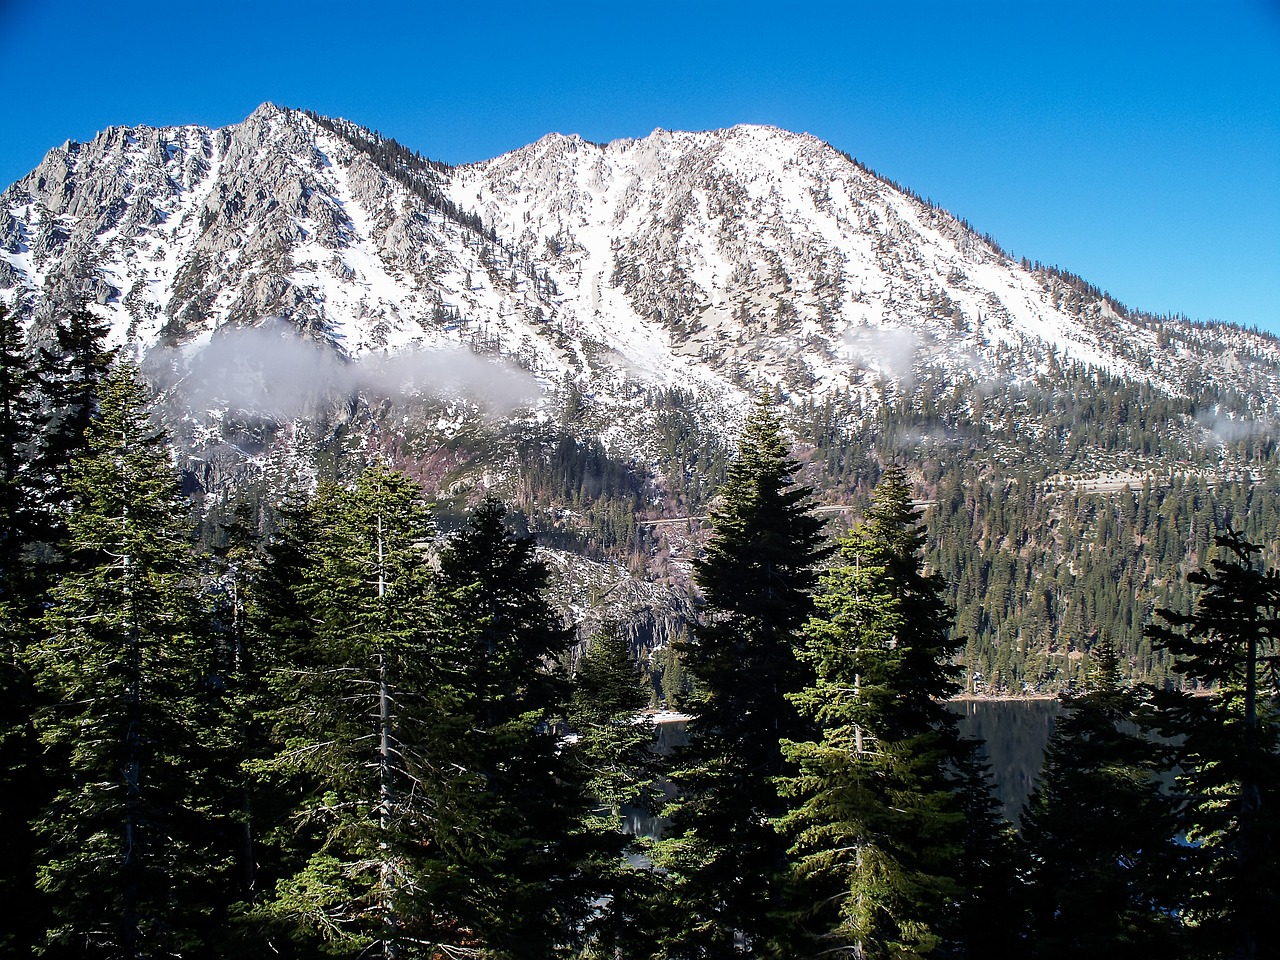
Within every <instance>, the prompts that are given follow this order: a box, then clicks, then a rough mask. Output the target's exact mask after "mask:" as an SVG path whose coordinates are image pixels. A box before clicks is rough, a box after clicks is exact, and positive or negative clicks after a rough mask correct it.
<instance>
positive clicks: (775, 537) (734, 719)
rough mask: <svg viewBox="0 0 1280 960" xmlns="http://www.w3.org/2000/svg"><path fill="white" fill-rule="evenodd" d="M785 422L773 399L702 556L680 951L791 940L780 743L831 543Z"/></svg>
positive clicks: (672, 936) (675, 926) (747, 435)
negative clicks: (777, 826) (800, 478)
mask: <svg viewBox="0 0 1280 960" xmlns="http://www.w3.org/2000/svg"><path fill="white" fill-rule="evenodd" d="M780 431H781V423H780V421H779V419H778V418H777V416H776V415H775V414H774V413H773V412H772V411H771V410H770V409H769V405H768V401H767V398H763V397H762V398H761V400H760V401H759V402H758V403H757V404H756V406H755V408H754V410H753V412H752V414H751V416H750V417H749V418H748V420H747V424H746V429H745V431H744V434H743V437H742V441H741V445H740V448H739V451H738V457H737V459H736V460H735V461H734V462H733V463H732V465H731V466H730V468H729V472H728V477H727V479H726V481H725V484H724V486H723V487H722V488H721V491H720V504H719V505H718V506H717V507H715V508H714V509H713V510H712V512H711V519H712V523H713V527H714V535H713V537H712V539H711V540H710V542H709V544H708V546H707V552H706V556H705V557H704V558H702V559H701V560H699V561H698V562H697V564H696V566H695V571H694V577H695V580H696V582H697V584H698V587H699V589H700V590H701V592H702V595H703V598H704V600H705V604H706V605H705V611H704V615H703V617H702V621H701V622H700V623H699V624H697V625H696V626H695V628H694V629H693V631H692V636H691V637H690V639H689V641H688V643H687V646H686V647H685V650H684V656H685V667H686V669H687V671H688V673H689V674H690V675H691V676H692V678H693V679H694V683H695V690H696V696H695V698H694V699H693V701H692V703H690V704H689V705H687V707H686V709H687V710H688V711H689V712H690V713H691V714H692V719H691V720H690V721H689V744H688V746H687V747H686V748H684V749H683V750H682V751H680V752H679V755H678V757H677V761H676V762H677V763H678V765H679V766H680V768H681V769H678V770H675V771H673V772H672V774H671V779H672V781H673V782H674V783H675V784H676V786H677V787H678V789H679V791H680V797H679V798H678V799H677V801H676V802H675V803H674V804H673V806H672V808H671V810H670V817H671V821H672V835H671V837H670V838H669V839H666V840H664V841H663V842H662V844H660V845H659V847H658V850H657V851H656V852H655V861H656V862H658V863H659V864H660V865H661V866H662V867H663V868H664V869H665V870H667V871H668V879H669V886H670V889H669V891H668V892H667V894H666V897H667V898H669V900H670V906H671V908H672V909H671V917H670V921H669V923H668V934H667V940H668V942H667V943H666V944H665V945H664V946H665V949H666V950H667V951H668V955H670V956H674V957H682V958H683V957H719V956H731V955H747V956H759V955H762V954H763V953H765V952H766V951H767V950H769V949H772V947H771V946H770V943H771V941H777V940H778V939H779V938H780V937H781V934H780V932H779V926H778V916H779V913H780V911H781V909H782V907H783V888H782V884H781V878H782V877H783V876H784V875H785V872H786V868H787V856H786V842H785V841H784V840H783V839H782V838H781V837H779V836H778V835H777V834H776V833H775V831H774V829H773V827H772V825H771V819H772V818H774V817H777V816H779V815H780V814H781V813H783V811H784V809H785V803H784V802H783V800H782V799H781V798H780V797H779V795H778V791H777V788H776V786H775V784H774V778H775V777H777V776H778V775H780V774H782V773H783V772H784V770H785V765H784V762H783V755H782V750H781V747H780V746H779V742H780V740H782V739H784V738H789V739H797V738H799V737H800V735H801V733H802V731H803V730H805V729H806V728H805V726H804V724H802V723H801V721H800V719H799V717H798V715H797V713H796V710H795V708H794V707H793V706H792V704H791V703H790V702H789V701H788V699H787V695H788V694H789V693H792V692H794V691H796V690H799V689H800V688H801V687H803V686H804V681H805V677H806V675H807V674H806V671H805V669H804V668H803V667H802V665H801V664H800V663H799V661H798V660H797V658H796V654H795V648H796V645H797V642H798V632H799V628H800V626H801V625H802V624H803V623H804V621H805V618H806V617H807V616H808V615H809V612H810V610H811V590H812V587H813V585H814V583H815V581H816V574H815V573H814V567H815V566H816V565H817V564H818V563H819V562H820V561H821V560H822V559H823V558H824V557H825V556H826V555H827V553H828V551H827V550H826V549H825V548H824V547H823V546H822V534H821V530H822V521H821V520H819V519H818V518H817V517H816V516H815V515H814V513H813V509H812V504H811V502H810V499H809V495H810V491H809V489H808V488H807V487H803V486H798V485H797V484H796V483H795V476H796V473H797V472H798V471H799V465H798V464H797V463H796V461H795V460H793V459H792V458H791V457H790V455H789V454H788V452H787V448H786V445H785V444H784V443H783V441H782V437H781V435H780Z"/></svg>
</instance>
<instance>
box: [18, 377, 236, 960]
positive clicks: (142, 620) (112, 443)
mask: <svg viewBox="0 0 1280 960" xmlns="http://www.w3.org/2000/svg"><path fill="white" fill-rule="evenodd" d="M147 400H148V398H147V394H146V391H145V388H144V387H143V386H142V385H141V383H140V382H139V380H138V378H137V374H136V372H135V371H134V370H133V369H132V368H131V367H129V366H126V365H121V366H120V367H118V368H116V369H115V370H113V371H112V372H111V373H110V374H109V375H108V378H107V380H106V381H105V383H104V385H103V390H102V398H101V408H100V410H99V411H98V413H97V416H96V418H95V419H94V420H93V421H91V423H90V425H89V427H88V428H87V430H86V434H85V440H86V442H87V444H88V451H87V452H86V453H83V454H82V455H80V456H79V457H78V458H77V459H76V460H75V461H74V462H73V463H72V466H71V470H70V474H69V478H68V481H67V486H68V490H69V492H70V494H71V496H72V498H73V500H72V503H73V510H72V512H71V514H70V515H69V517H68V527H69V532H70V541H69V557H68V568H67V570H66V572H65V573H64V574H63V575H62V576H61V577H60V579H59V580H58V581H57V583H56V584H55V585H54V588H53V590H52V593H51V597H50V605H49V608H48V610H47V611H46V613H45V616H44V630H45V634H46V635H45V636H44V637H42V638H41V639H40V640H38V641H37V642H35V643H34V644H33V645H32V646H31V648H30V649H29V651H28V661H29V663H30V664H31V667H32V669H33V671H34V672H35V676H36V682H37V684H38V686H39V688H40V690H41V691H42V692H43V693H44V694H45V695H46V696H47V697H48V698H49V703H48V705H47V706H45V707H43V708H41V710H40V711H39V713H38V714H37V716H36V729H37V731H38V733H39V735H40V738H41V740H42V742H43V743H44V744H45V746H46V748H47V749H48V751H49V753H50V756H51V757H52V758H58V759H60V760H63V761H64V762H65V763H66V765H67V782H66V785H65V786H64V787H63V788H62V789H61V790H60V791H59V793H58V795H57V796H56V798H55V800H54V803H53V804H52V806H51V807H50V808H49V810H48V811H47V812H46V814H45V816H44V818H43V819H42V821H41V824H40V839H41V842H42V851H41V852H42V854H43V858H42V862H41V866H40V876H39V885H40V888H41V889H42V890H43V891H44V892H45V893H46V894H47V895H48V896H49V898H50V901H51V903H52V905H53V910H54V912H55V914H56V917H57V923H56V925H55V926H54V927H53V928H52V929H51V930H50V931H49V934H48V939H49V943H50V945H51V946H53V947H54V948H55V950H57V949H59V948H60V949H61V950H64V951H67V952H69V953H71V954H72V955H75V956H83V957H92V956H102V957H129V958H134V957H159V956H172V955H178V954H183V955H186V954H188V953H192V952H195V951H197V950H198V949H199V948H200V946H201V945H202V944H204V943H205V942H206V941H207V940H208V937H209V933H210V923H211V920H212V919H213V912H214V907H215V905H216V903H217V899H218V897H217V893H216V890H215V889H214V888H215V886H216V882H217V872H216V869H215V864H216V859H217V851H216V850H215V849H212V847H213V843H212V838H213V836H214V830H213V829H212V825H211V823H210V822H209V816H208V810H207V804H206V802H205V799H206V798H205V796H204V794H203V784H202V772H203V770H204V769H205V767H206V764H205V757H204V753H203V749H202V747H201V739H202V736H204V734H205V733H206V731H205V729H204V728H203V724H204V722H205V721H206V720H207V716H206V714H205V711H204V709H203V704H204V701H205V696H204V694H205V690H204V681H205V677H206V675H207V668H206V663H205V661H206V658H205V657H204V655H203V651H202V650H201V649H200V648H199V646H198V642H197V634H198V629H199V621H198V617H197V611H196V610H195V609H193V605H192V602H191V601H192V597H193V596H194V587H195V575H194V568H193V565H192V560H191V554H190V548H189V542H188V536H189V529H188V523H187V504H186V503H185V501H184V500H183V499H182V497H181V495H180V493H179V489H178V485H177V481H176V477H175V474H174V471H173V467H172V464H171V463H170V461H169V458H168V453H167V449H166V446H165V441H164V437H163V435H162V434H161V433H160V432H158V431H157V430H156V429H155V428H154V427H153V426H152V424H151V423H150V421H149V419H148V415H147Z"/></svg>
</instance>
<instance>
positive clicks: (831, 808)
mask: <svg viewBox="0 0 1280 960" xmlns="http://www.w3.org/2000/svg"><path fill="white" fill-rule="evenodd" d="M918 517H919V513H918V511H917V510H916V509H915V508H914V507H913V505H912V503H911V490H910V487H909V485H908V483H907V480H906V477H905V475H904V473H903V472H902V470H901V469H900V468H897V467H891V468H889V469H888V470H887V471H886V472H885V475H884V477H883V478H882V480H881V482H880V484H879V485H878V486H877V488H876V492H875V500H874V504H873V506H872V507H871V509H870V510H869V511H868V513H867V517H866V519H865V521H864V522H863V523H862V524H860V525H859V526H857V527H855V528H854V529H853V531H852V532H851V533H850V534H849V535H848V536H847V537H846V538H844V539H843V540H842V541H841V542H840V561H841V562H840V565H839V566H837V567H835V568H834V569H832V570H830V571H829V572H828V573H826V574H825V575H824V576H823V581H822V589H821V591H820V593H819V595H818V597H817V599H816V605H817V614H816V615H815V616H814V617H813V618H812V619H811V620H810V621H809V623H808V624H807V625H806V628H805V647H804V651H803V654H802V655H803V657H804V659H805V661H806V662H807V663H809V664H811V665H812V667H813V669H814V674H815V680H814V682H813V683H812V684H811V685H809V686H808V687H806V688H805V689H804V690H803V691H801V692H799V693H797V694H796V695H794V696H793V697H792V699H793V700H794V702H795V703H796V705H797V707H798V708H799V709H800V711H801V713H802V714H803V715H804V716H806V717H808V718H810V719H811V720H812V721H813V722H814V724H815V726H816V727H817V729H818V737H817V738H816V739H814V740H804V741H789V742H787V743H786V744H785V749H786V753H787V755H788V757H789V758H790V759H791V760H792V761H793V762H794V763H795V764H796V765H797V767H798V772H797V773H795V774H794V775H792V776H788V777H785V778H783V779H782V781H781V784H782V786H781V789H782V791H783V792H784V794H786V795H787V796H789V797H792V798H794V799H795V801H796V808H795V809H794V810H792V811H791V812H790V813H788V814H787V815H786V816H785V817H783V818H782V819H781V821H780V826H781V829H782V830H783V831H784V832H785V833H787V834H788V835H789V836H790V837H791V838H792V839H793V841H794V846H793V847H792V854H793V856H794V857H795V865H794V876H795V878H796V882H797V884H798V885H799V888H800V891H801V896H800V902H801V903H804V904H808V905H811V906H810V908H809V909H808V910H807V911H806V914H807V915H804V916H803V921H804V926H805V928H806V929H807V932H808V935H809V949H810V950H811V951H813V952H814V953H815V954H817V953H821V954H823V955H835V956H850V957H890V956H892V957H908V956H922V955H925V954H928V953H930V952H931V951H933V950H935V949H939V948H941V947H943V946H944V945H947V944H948V941H949V940H953V939H954V938H955V936H956V929H957V927H958V926H959V923H958V918H957V916H956V912H957V904H959V903H961V902H962V900H963V898H964V895H965V881H966V879H969V881H970V882H974V881H975V880H976V879H977V878H978V871H977V870H976V869H971V868H968V867H967V865H966V852H967V849H968V850H969V851H972V850H976V849H978V847H979V845H978V844H977V843H976V842H975V840H974V838H973V837H972V836H970V834H969V831H968V830H967V829H966V822H965V807H966V802H967V803H968V804H969V805H970V807H971V808H972V807H973V806H974V804H975V801H974V799H973V798H968V799H967V801H966V798H965V796H964V795H963V793H962V790H964V789H966V788H968V789H972V788H973V782H972V779H971V778H966V777H965V776H964V775H963V774H964V771H965V770H966V768H968V767H969V766H970V765H971V764H972V762H973V745H972V744H969V743H968V742H966V741H964V740H963V739H962V738H961V737H960V735H959V733H958V729H957V722H958V718H957V717H956V715H955V714H954V713H952V712H951V711H950V710H948V709H947V706H946V702H947V700H949V699H950V698H951V697H953V696H954V695H955V694H956V693H957V692H959V689H960V687H959V683H958V680H957V673H958V670H957V668H956V667H955V666H954V665H953V663H952V657H953V654H954V652H955V647H956V641H953V640H950V639H949V638H948V629H947V628H948V626H949V610H948V609H947V607H946V605H945V603H944V601H943V599H942V595H943V590H944V584H943V583H942V582H941V580H940V578H938V577H936V576H929V575H926V574H925V573H924V572H923V571H922V570H921V560H920V547H921V544H922V540H923V531H922V530H921V529H920V527H919V526H918V524H917V521H918ZM983 793H985V790H983ZM979 800H981V797H979ZM976 809H977V811H978V812H979V813H980V814H982V815H983V816H989V813H988V811H990V810H991V809H992V804H991V802H990V800H989V799H988V800H987V801H986V802H985V803H981V802H978V803H977V805H976ZM988 823H990V821H988ZM988 840H990V838H988ZM989 845H990V844H989ZM966 872H968V873H969V874H970V875H971V876H970V877H969V878H966V876H965V874H966ZM951 946H952V947H953V948H958V947H960V946H963V945H956V944H954V943H953V944H951Z"/></svg>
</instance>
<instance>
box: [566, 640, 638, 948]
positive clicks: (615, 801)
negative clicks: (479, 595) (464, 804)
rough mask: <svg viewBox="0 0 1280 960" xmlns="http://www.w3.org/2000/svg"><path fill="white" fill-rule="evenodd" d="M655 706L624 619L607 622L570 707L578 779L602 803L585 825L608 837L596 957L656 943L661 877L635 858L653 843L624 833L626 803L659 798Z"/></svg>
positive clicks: (595, 926)
mask: <svg viewBox="0 0 1280 960" xmlns="http://www.w3.org/2000/svg"><path fill="white" fill-rule="evenodd" d="M648 704H649V691H648V690H647V689H645V687H644V686H643V685H642V676H641V672H640V668H639V665H638V664H637V663H636V661H635V658H634V657H633V656H632V655H631V646H630V644H629V643H628V642H627V639H626V637H625V636H624V635H623V633H622V631H621V630H620V629H619V628H618V626H617V625H616V624H615V625H611V626H608V627H606V628H605V629H604V630H602V631H600V632H598V633H597V634H596V635H595V636H594V637H592V639H591V645H590V646H589V647H588V649H587V652H586V654H585V655H584V656H583V657H582V659H581V660H580V661H579V663H578V667H577V670H576V672H575V674H574V678H573V696H572V697H571V698H570V701H569V704H568V708H567V710H566V715H567V718H568V720H569V724H570V726H571V728H572V729H573V731H574V733H575V735H576V736H577V740H576V742H575V743H574V744H573V746H572V748H571V752H570V757H571V760H572V761H573V762H574V763H575V764H576V765H577V766H578V767H580V770H579V771H578V772H577V774H576V777H577V779H578V780H579V781H580V782H582V783H583V784H584V785H585V788H586V790H587V792H588V794H589V795H590V796H591V797H592V798H593V800H594V801H595V804H596V807H595V809H594V810H592V811H591V813H590V814H589V815H588V816H587V818H586V820H585V822H584V827H585V829H586V830H587V831H590V832H593V833H595V834H597V835H599V836H601V837H602V838H603V842H602V844H601V847H600V851H599V853H600V855H599V857H598V859H597V861H596V863H595V864H594V869H595V878H594V884H593V885H594V887H595V889H596V891H597V896H598V897H600V898H601V902H600V905H599V907H598V908H597V911H596V913H595V915H594V916H593V917H592V918H591V920H590V922H589V925H588V944H589V947H590V949H591V951H592V954H591V955H592V956H600V957H611V956H614V955H615V954H616V953H617V952H619V951H620V952H621V955H622V956H640V955H642V951H643V949H644V948H645V947H647V946H649V945H651V944H652V931H651V929H650V928H651V926H652V924H651V923H649V922H648V920H647V917H646V916H645V914H646V912H647V906H648V900H649V895H650V893H651V888H652V887H653V885H654V882H655V878H654V876H653V874H651V873H650V872H648V871H644V870H640V869H637V868H636V867H634V866H632V865H631V863H630V862H629V860H628V859H627V857H630V856H634V855H637V854H639V853H640V852H641V851H642V850H643V848H644V846H645V844H644V843H643V842H637V841H636V839H635V838H633V837H628V836H625V835H624V834H622V833H621V829H622V823H623V821H622V814H623V812H624V808H630V811H641V812H645V813H652V812H653V811H654V806H655V804H656V801H657V796H658V794H657V790H656V785H655V767H656V761H657V757H656V755H655V754H654V752H653V741H654V726H653V723H652V722H651V721H648V720H642V719H641V714H640V711H641V710H643V709H644V708H645V707H647V706H648Z"/></svg>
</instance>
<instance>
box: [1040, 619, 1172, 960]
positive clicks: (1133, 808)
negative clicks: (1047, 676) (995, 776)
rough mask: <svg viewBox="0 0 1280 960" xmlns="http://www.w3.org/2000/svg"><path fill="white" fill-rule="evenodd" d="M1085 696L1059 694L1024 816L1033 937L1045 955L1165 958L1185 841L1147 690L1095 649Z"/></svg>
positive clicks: (1102, 648)
mask: <svg viewBox="0 0 1280 960" xmlns="http://www.w3.org/2000/svg"><path fill="white" fill-rule="evenodd" d="M1092 660H1093V664H1094V672H1093V674H1092V675H1091V676H1090V677H1089V678H1088V680H1087V682H1086V688H1085V691H1084V692H1083V693H1081V694H1075V695H1069V696H1065V697H1063V698H1062V700H1063V708H1064V713H1063V715H1062V716H1061V717H1059V718H1058V721H1057V723H1056V724H1055V727H1054V732H1053V736H1052V738H1051V739H1050V741H1049V746H1048V749H1047V751H1046V753H1045V760H1044V769H1043V773H1042V775H1041V779H1040V782H1039V785H1038V786H1037V787H1036V789H1035V792H1034V793H1033V794H1032V795H1031V798H1030V799H1029V800H1028V803H1027V810H1026V812H1025V813H1024V814H1023V816H1022V840H1023V843H1024V844H1025V845H1026V847H1027V850H1028V853H1029V856H1030V861H1031V871H1030V877H1029V882H1030V886H1031V900H1032V920H1033V926H1032V930H1031V944H1032V950H1033V953H1034V955H1036V956H1040V957H1078V956H1089V957H1117V958H1119V957H1132V956H1135V955H1142V956H1168V955H1171V953H1172V952H1173V944H1174V940H1173V937H1174V934H1175V932H1176V920H1175V918H1176V917H1177V916H1178V913H1179V911H1180V908H1181V906H1182V905H1181V904H1180V903H1179V902H1178V901H1177V900H1176V899H1175V898H1174V892H1173V890H1172V889H1171V888H1170V883H1171V880H1172V878H1173V877H1175V876H1177V875H1178V874H1179V872H1180V867H1181V860H1182V857H1183V850H1184V848H1182V847H1180V846H1179V845H1178V844H1177V843H1176V842H1175V839H1176V837H1177V834H1178V825H1177V821H1176V819H1175V805H1174V801H1173V799H1172V798H1171V797H1170V796H1169V795H1167V794H1166V793H1165V791H1164V789H1163V785H1162V781H1161V777H1162V775H1163V774H1164V773H1165V772H1166V771H1167V770H1168V769H1169V768H1170V765H1171V762H1172V757H1171V756H1170V753H1171V751H1170V750H1169V749H1168V748H1166V747H1162V746H1160V745H1158V744H1157V743H1156V742H1155V741H1153V740H1152V739H1151V725H1152V719H1153V718H1152V715H1151V709H1150V702H1149V701H1150V697H1149V691H1147V690H1144V689H1143V688H1142V687H1134V686H1129V685H1127V684H1124V683H1123V682H1122V681H1121V679H1120V670H1119V663H1118V660H1117V657H1116V654H1115V649H1114V648H1113V647H1112V646H1111V645H1110V644H1108V643H1105V642H1104V643H1100V644H1099V645H1098V646H1096V647H1095V648H1094V650H1093V651H1092Z"/></svg>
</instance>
